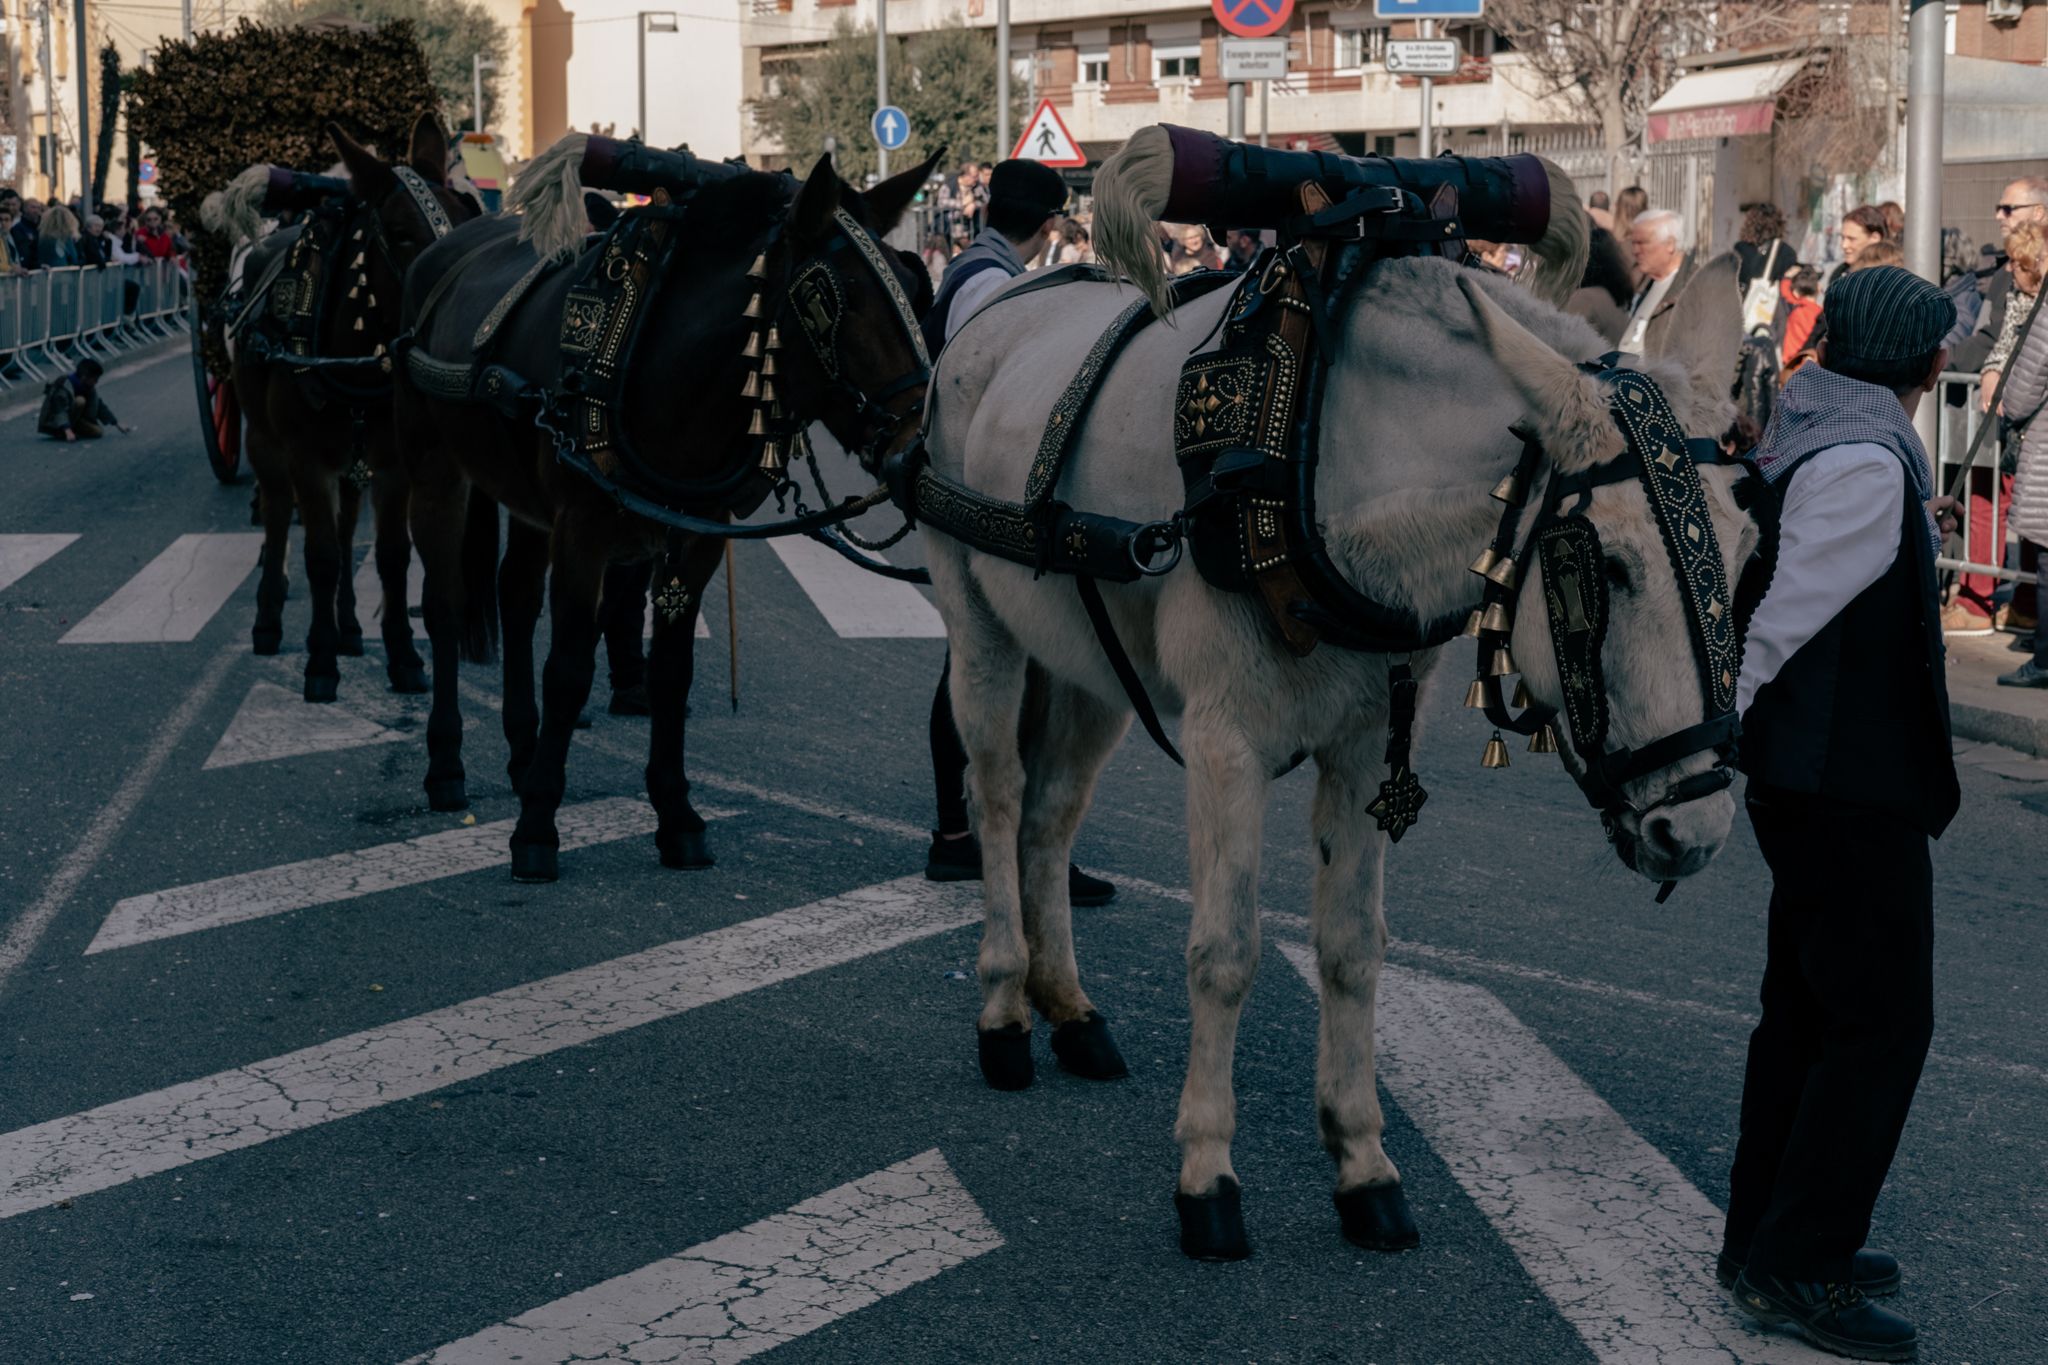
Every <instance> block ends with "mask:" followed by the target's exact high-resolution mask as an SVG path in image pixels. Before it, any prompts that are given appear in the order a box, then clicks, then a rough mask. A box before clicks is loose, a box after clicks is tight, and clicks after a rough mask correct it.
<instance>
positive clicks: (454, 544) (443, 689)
mask: <svg viewBox="0 0 2048 1365" xmlns="http://www.w3.org/2000/svg"><path fill="white" fill-rule="evenodd" d="M468 504H469V485H468V484H467V483H466V482H464V481H463V480H462V479H461V478H460V477H454V478H448V479H445V480H443V479H436V480H434V481H432V482H424V481H423V482H415V483H414V485H413V490H412V503H411V507H410V508H409V509H408V513H407V518H408V520H409V521H410V523H411V525H412V539H413V543H414V544H415V545H417V546H418V547H419V553H420V565H421V568H422V570H423V571H424V579H423V581H422V582H421V585H420V615H421V616H422V617H423V618H425V621H426V626H427V648H428V649H429V650H431V651H432V653H433V656H434V672H433V686H434V701H433V706H432V707H431V708H430V709H429V710H428V712H427V780H426V788H427V805H428V807H429V808H430V809H433V810H439V811H455V810H462V809H464V808H465V807H467V806H468V805H469V787H468V782H467V775H466V774H465V773H464V771H463V767H462V703H461V701H460V699H459V694H458V693H457V691H456V683H457V681H458V675H459V672H460V663H459V660H460V658H461V652H462V634H463V611H464V608H465V606H466V605H467V592H466V590H465V587H464V583H463V571H462V565H463V540H464V537H465V535H466V531H465V527H464V520H465V518H466V516H467V512H468Z"/></svg>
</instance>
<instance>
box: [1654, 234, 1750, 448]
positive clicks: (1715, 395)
mask: <svg viewBox="0 0 2048 1365" xmlns="http://www.w3.org/2000/svg"><path fill="white" fill-rule="evenodd" d="M1740 279H1741V276H1740V274H1739V272H1738V269H1737V266H1736V263H1735V256H1734V254H1733V253H1731V252H1725V251H1724V252H1722V253H1721V254H1720V255H1719V256H1716V257H1714V259H1712V260H1711V261H1708V262H1707V263H1706V264H1705V265H1703V266H1701V267H1700V268H1699V269H1698V270H1695V271H1694V272H1693V275H1692V278H1691V279H1690V280H1688V281H1686V285H1685V292H1684V293H1682V294H1680V295H1679V296H1678V300H1677V302H1675V303H1673V304H1672V305H1671V320H1670V322H1669V324H1668V325H1667V326H1666V327H1665V329H1664V330H1663V331H1662V332H1660V333H1659V334H1658V339H1657V344H1656V345H1655V346H1654V347H1652V348H1651V349H1650V352H1649V354H1648V355H1646V356H1644V357H1643V358H1644V359H1645V360H1657V359H1661V358H1663V357H1666V356H1669V357H1670V358H1671V359H1673V360H1676V361H1678V362H1679V363H1680V364H1681V365H1683V366H1685V372H1686V374H1687V375H1688V376H1689V377H1690V378H1691V379H1692V387H1693V396H1694V402H1695V403H1696V404H1699V405H1704V406H1705V407H1707V408H1709V409H1712V410H1714V411H1717V412H1718V411H1719V410H1720V408H1721V407H1723V406H1724V405H1725V404H1726V403H1727V401H1728V393H1729V390H1730V389H1732V388H1733V387H1734V386H1735V364H1736V359H1737V357H1739V356H1740V355H1741V353H1742V290H1741V287H1740V284H1739V283H1738V281H1739V280H1740ZM1724 425H1725V423H1724ZM1714 429H1715V430H1716V431H1718V430H1720V427H1719V426H1716V427H1715V428H1714Z"/></svg>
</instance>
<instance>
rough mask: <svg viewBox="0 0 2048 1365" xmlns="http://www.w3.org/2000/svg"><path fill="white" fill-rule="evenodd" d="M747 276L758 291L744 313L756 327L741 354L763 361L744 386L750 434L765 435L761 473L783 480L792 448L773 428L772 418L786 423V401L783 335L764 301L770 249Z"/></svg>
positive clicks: (757, 260)
mask: <svg viewBox="0 0 2048 1365" xmlns="http://www.w3.org/2000/svg"><path fill="white" fill-rule="evenodd" d="M747 278H748V279H749V280H751V281H753V285H754V292H753V294H752V295H751V296H750V297H749V298H748V299H747V306H746V309H745V310H744V311H743V312H742V313H741V314H740V316H741V317H743V318H746V319H747V320H748V321H749V322H751V323H752V324H753V326H752V327H751V328H750V329H749V330H748V332H747V344H746V345H745V346H743V347H741V348H740V356H741V358H742V359H745V360H753V361H758V362H760V363H759V364H757V365H753V366H751V367H749V368H748V370H747V378H746V382H745V383H743V384H741V385H740V397H742V398H744V399H746V400H747V402H749V403H750V404H752V405H753V409H754V414H753V416H752V418H750V419H749V420H748V422H747V435H749V436H759V437H761V438H762V440H761V472H762V473H763V474H766V475H767V476H768V477H770V478H773V479H779V478H781V477H782V471H783V470H784V469H785V468H787V467H788V464H789V451H788V449H787V448H786V447H785V446H784V445H783V443H782V439H781V437H779V436H777V435H775V434H773V432H771V430H770V427H769V423H770V421H771V420H772V421H773V422H774V423H775V424H776V428H777V429H778V430H779V428H780V426H781V423H782V400H781V399H780V398H779V397H777V396H776V393H775V355H776V353H777V352H778V351H780V350H781V349H782V335H781V333H780V332H779V331H777V330H776V328H775V326H774V324H773V323H770V322H768V320H767V309H765V308H764V307H762V304H761V290H762V287H763V285H765V284H766V283H767V280H768V256H767V253H766V252H763V253H762V254H761V255H759V256H756V257H754V263H753V264H752V265H750V266H748V267H747Z"/></svg>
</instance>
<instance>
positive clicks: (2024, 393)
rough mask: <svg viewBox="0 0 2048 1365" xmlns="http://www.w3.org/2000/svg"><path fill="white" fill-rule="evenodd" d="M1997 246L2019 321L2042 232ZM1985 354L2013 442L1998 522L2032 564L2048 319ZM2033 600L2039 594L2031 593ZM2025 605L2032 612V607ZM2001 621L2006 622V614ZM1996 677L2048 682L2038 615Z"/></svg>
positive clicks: (2046, 237) (2047, 432) (2045, 247)
mask: <svg viewBox="0 0 2048 1365" xmlns="http://www.w3.org/2000/svg"><path fill="white" fill-rule="evenodd" d="M2005 250H2006V254H2007V255H2008V256H2009V257H2011V259H2012V280H2013V294H2014V297H2013V299H2012V302H2011V303H2010V304H2009V305H2008V306H2007V307H2006V310H2005V315H2006V317H2007V318H2008V319H2011V318H2014V317H2020V318H2022V320H2023V321H2024V315H2025V314H2026V313H2029V312H2031V311H2033V300H2032V297H2031V296H2032V295H2033V294H2036V293H2039V292H2040V288H2041V277H2042V274H2043V271H2044V268H2048V234H2044V233H2043V232H2042V230H2041V227H2040V225H2039V224H2038V223H2025V224H2022V225H2021V226H2020V227H2018V228H2016V229H2014V231H2013V233H2012V235H2011V236H2009V237H2007V238H2006V239H2005ZM2018 330H2019V325H2018V324H2015V325H2014V327H2013V331H2014V332H2015V333H2017V331H2018ZM1999 340H2000V342H2001V344H2003V343H2004V341H2005V338H2004V337H2003V336H2001V337H2000V338H1999ZM1992 358H1993V359H1995V360H1997V361H1998V363H1999V369H2000V370H2001V372H2004V373H2006V374H2009V376H2010V377H2009V378H2007V379H2006V380H2005V381H2004V382H2003V383H2002V384H2000V385H1999V403H1998V407H1999V412H2000V414H2001V415H2002V416H2003V417H2004V418H2005V420H2006V421H2008V422H2010V423H2011V424H2012V428H2013V433H2014V436H2015V438H2016V440H2017V444H2018V446H2019V452H2018V456H2017V459H2016V462H2015V465H2014V469H2013V482H2012V507H2011V509H2010V511H2008V513H2007V514H2006V515H2007V518H2008V520H2007V523H2006V524H2007V528H2008V529H2009V530H2010V531H2011V532H2013V533H2014V534H2015V535H2017V536H2018V537H2019V538H2020V564H2019V567H2020V568H2021V569H2023V570H2033V571H2036V572H2038V571H2039V569H2040V565H2041V549H2042V547H2043V546H2048V425H2044V424H2043V422H2042V419H2041V409H2042V408H2043V407H2044V406H2048V327H2039V326H2036V327H2032V328H2028V329H2027V334H2026V336H2025V337H2022V338H2020V339H2019V343H2018V345H2017V346H2015V347H2011V348H2008V350H2007V351H2006V353H2005V354H2003V355H2001V354H2000V353H1999V352H1998V350H1997V349H1995V348H1994V349H1993V351H1992ZM1990 364H1991V361H1989V360H1987V361H1986V362H1985V365H1986V366H1987V370H1986V373H1985V376H1984V377H1985V379H1986V381H1987V382H1988V381H1989V380H1990V379H1991V374H1990V373H1989V369H1988V367H1989V366H1990ZM1977 553H1978V555H1979V557H1981V556H1983V555H1986V554H1996V553H1997V547H1995V546H1994V547H1992V548H1990V549H1984V550H1979V551H1978V552H1977ZM2035 601H2036V602H2038V601H2039V597H2038V594H2037V595H2036V598H2035ZM2030 606H2031V604H2029V603H2026V602H2024V601H2022V600H2020V598H2019V597H2018V596H2017V595H2015V599H2014V602H2013V615H2014V616H2022V615H2024V614H2026V613H2027V612H2028V611H2029V608H2030ZM2033 610H2034V612H2035V613H2036V614H2038V608H2033ZM2008 621H2009V622H2011V617H2008ZM2014 624H2017V623H2014ZM1998 681H1999V682H2000V683H2001V684H2003V685H2004V686H2007V687H2042V688H2048V632H2044V631H2043V630H2042V629H2041V627H2040V624H2039V622H2038V621H2036V623H2035V626H2034V646H2033V653H2032V656H2031V657H2030V658H2029V659H2028V661H2027V662H2025V663H2023V664H2021V665H2020V666H2019V668H2017V669H2016V670H2014V671H2013V672H2011V673H2007V674H2004V675H2002V676H2001V677H2000V678H1999V679H1998Z"/></svg>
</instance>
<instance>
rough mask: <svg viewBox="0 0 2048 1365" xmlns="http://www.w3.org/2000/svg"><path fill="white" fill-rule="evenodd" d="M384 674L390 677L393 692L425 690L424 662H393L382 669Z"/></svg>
mask: <svg viewBox="0 0 2048 1365" xmlns="http://www.w3.org/2000/svg"><path fill="white" fill-rule="evenodd" d="M384 676H385V677H387V678H389V679H391V690H392V691H393V692H411V693H418V692H425V691H426V690H427V666H426V665H425V664H394V665H392V666H391V667H390V668H387V669H385V670H384Z"/></svg>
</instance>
